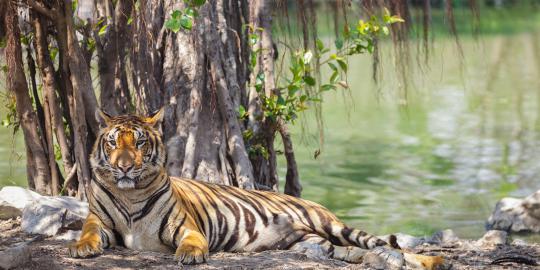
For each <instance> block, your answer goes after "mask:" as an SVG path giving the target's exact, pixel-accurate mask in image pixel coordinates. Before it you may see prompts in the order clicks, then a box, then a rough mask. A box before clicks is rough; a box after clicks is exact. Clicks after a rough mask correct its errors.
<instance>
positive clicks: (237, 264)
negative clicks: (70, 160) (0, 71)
mask: <svg viewBox="0 0 540 270" xmlns="http://www.w3.org/2000/svg"><path fill="white" fill-rule="evenodd" d="M25 241H30V242H31V243H30V252H31V260H30V261H29V262H27V263H26V264H24V265H22V266H19V267H18V268H17V269H47V270H55V269H179V268H181V267H179V266H178V264H177V263H176V262H175V260H174V258H173V256H172V254H161V253H155V252H139V251H133V250H128V249H125V248H114V249H109V250H106V251H105V253H104V254H103V255H101V256H98V257H95V258H89V259H72V258H69V257H68V256H67V249H66V245H67V243H68V241H64V240H54V239H52V238H44V237H41V236H36V235H28V234H25V233H23V232H22V231H21V229H20V221H19V220H10V221H0V250H2V249H4V248H5V247H7V246H10V245H12V244H15V243H19V242H25ZM414 251H415V252H417V253H422V254H427V255H442V256H444V257H445V258H446V260H447V261H448V263H449V266H450V269H540V266H533V265H531V264H534V263H535V262H536V261H538V260H540V245H539V244H521V245H504V246H496V247H492V248H478V247H476V246H474V245H472V241H460V242H459V243H457V244H454V246H443V247H441V246H433V245H421V246H420V247H417V248H416V249H414ZM497 259H499V260H502V261H505V260H506V261H508V260H509V261H510V262H501V263H500V264H492V262H494V261H495V260H497ZM368 268H369V267H367V266H365V265H361V264H348V263H345V262H342V261H336V260H332V259H327V260H318V259H312V258H308V256H306V255H305V254H302V253H296V252H291V251H265V252H260V253H215V254H212V255H211V256H210V259H209V261H208V262H207V263H206V264H202V265H198V266H184V267H183V269H205V270H206V269H368Z"/></svg>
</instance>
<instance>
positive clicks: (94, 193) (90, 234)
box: [68, 109, 444, 269]
mask: <svg viewBox="0 0 540 270" xmlns="http://www.w3.org/2000/svg"><path fill="white" fill-rule="evenodd" d="M163 114H164V113H163V109H162V110H160V111H158V112H157V113H155V114H151V115H149V116H140V115H120V116H111V115H109V114H106V113H105V112H102V111H100V110H98V113H97V116H96V117H97V118H98V121H99V122H100V123H101V126H102V128H101V130H100V131H99V133H98V135H97V139H96V142H95V144H94V146H93V149H92V152H91V154H90V164H91V168H92V173H93V177H92V179H91V181H90V183H89V188H88V191H87V199H88V203H89V214H88V216H87V218H86V220H85V222H84V224H83V227H82V232H81V236H80V238H79V240H78V241H76V242H74V243H71V244H69V246H68V253H69V255H70V256H71V257H74V258H86V257H93V256H97V255H99V254H102V253H103V252H104V249H107V248H111V247H114V246H124V247H127V248H129V249H134V250H140V251H155V252H164V253H172V252H174V254H175V258H176V260H177V261H178V263H179V264H199V263H204V262H206V261H207V260H208V258H209V254H210V253H211V252H219V251H224V252H259V251H265V250H293V251H299V252H310V251H311V252H318V253H317V254H320V256H323V257H325V258H333V259H338V260H342V261H346V262H350V263H361V262H362V260H363V257H364V256H365V255H366V254H367V252H368V251H370V250H373V249H375V248H378V253H377V254H379V255H380V256H381V257H384V258H385V259H386V260H394V262H395V261H397V262H398V264H399V265H402V266H407V267H410V266H418V267H420V268H424V269H433V268H434V267H436V266H437V265H442V264H443V262H444V259H443V258H442V257H441V256H423V255H418V254H413V253H411V252H405V251H402V250H400V248H399V245H398V244H397V242H396V238H395V237H390V241H383V240H382V239H379V238H377V237H376V236H374V235H371V234H368V233H367V232H364V231H362V230H358V229H354V228H350V227H348V226H346V225H345V224H344V223H343V222H341V221H340V220H339V219H338V218H337V217H336V216H335V215H334V214H332V213H331V212H330V211H329V210H328V209H326V208H325V207H323V206H321V205H319V204H317V203H314V202H311V201H308V200H304V199H301V198H296V197H292V196H288V195H285V194H282V193H278V192H272V191H259V190H246V189H241V188H237V187H233V186H226V185H219V184H210V183H205V182H203V181H198V180H192V179H184V178H179V177H172V176H169V175H168V173H167V170H166V168H165V164H166V151H165V146H164V143H163V141H162V138H161V137H162V132H161V122H162V119H163ZM373 251H376V250H373ZM396 254H397V255H396Z"/></svg>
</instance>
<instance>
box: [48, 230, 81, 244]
mask: <svg viewBox="0 0 540 270" xmlns="http://www.w3.org/2000/svg"><path fill="white" fill-rule="evenodd" d="M81 233H82V231H74V230H68V231H66V232H64V233H61V234H58V235H57V236H55V237H54V239H56V240H66V241H73V240H79V238H81Z"/></svg>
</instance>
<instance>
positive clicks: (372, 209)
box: [280, 32, 540, 238]
mask: <svg viewBox="0 0 540 270" xmlns="http://www.w3.org/2000/svg"><path fill="white" fill-rule="evenodd" d="M539 38H540V35H538V34H537V33H534V32H529V33H516V34H510V35H489V36H482V37H480V38H479V39H478V40H476V39H474V38H472V37H465V38H462V39H461V40H460V44H461V46H462V49H463V52H464V57H460V52H459V49H458V48H457V47H456V46H455V41H454V40H453V39H452V38H441V39H436V40H435V42H434V44H433V51H432V54H431V56H430V61H429V66H424V65H423V64H421V65H419V64H418V63H417V62H416V61H417V60H418V59H414V60H412V63H411V64H410V70H409V75H408V76H409V78H410V81H411V83H410V84H408V91H407V104H406V106H402V105H403V101H400V100H401V99H400V96H402V95H400V94H399V93H400V91H399V90H398V89H399V87H398V83H397V82H396V80H395V79H394V78H396V77H397V76H396V73H395V71H394V69H393V68H392V65H393V62H392V61H393V60H392V56H391V54H390V53H391V52H390V49H391V48H386V50H384V53H385V56H383V58H384V59H386V61H384V63H383V76H382V78H383V80H382V81H381V83H380V84H379V85H375V84H374V83H373V81H372V79H371V61H370V59H369V58H367V57H359V58H356V59H352V60H351V61H350V63H349V65H350V68H349V70H350V74H349V85H350V91H345V92H334V93H327V94H326V95H325V99H324V102H323V113H322V114H323V120H324V145H323V146H322V150H321V154H320V155H319V157H318V158H317V159H315V158H314V152H315V151H317V150H318V149H319V146H318V145H319V144H318V139H317V128H316V126H315V125H314V124H313V123H314V122H315V121H314V120H313V119H310V120H306V121H303V122H302V121H299V122H298V123H296V125H295V126H294V127H293V131H294V139H295V140H294V141H295V142H296V148H295V150H296V156H297V158H298V166H299V168H300V175H301V179H302V183H303V185H304V192H303V196H304V197H305V198H307V199H310V200H314V201H317V202H320V203H321V204H323V205H325V206H327V207H328V208H329V209H331V210H332V211H334V212H335V213H337V215H338V216H339V217H340V218H342V219H343V220H345V221H346V222H347V223H348V224H350V225H353V226H356V227H359V228H363V229H366V230H368V231H370V232H375V233H378V234H385V233H392V232H404V233H409V234H413V235H418V236H422V235H429V234H431V233H433V232H435V231H437V230H441V229H445V228H451V229H453V230H454V231H455V232H456V233H457V235H458V236H460V237H469V238H476V237H480V236H481V235H482V234H483V233H484V232H485V228H484V225H485V221H486V220H487V218H488V216H489V215H490V213H491V211H492V210H493V208H494V206H495V203H496V202H497V200H499V199H500V198H503V197H506V196H517V197H523V196H526V195H529V194H531V193H533V192H534V191H536V190H538V189H540V181H539V179H540V178H539V177H540V162H538V160H540V79H539V76H538V74H540V50H539V49H538V48H540V47H538V46H539V44H540V43H539V42H540V39H539ZM415 46H416V45H415V44H414V43H413V44H412V45H411V48H413V49H412V50H414V49H415V48H416V47H415ZM385 47H389V44H386V45H385ZM414 53H415V52H413V55H414ZM413 58H414V57H413ZM420 61H423V60H422V59H420ZM400 104H401V105H400ZM311 118H313V117H311ZM284 164H285V163H284V161H283V159H282V160H281V163H280V165H281V168H284V167H285V166H284ZM281 175H282V178H283V177H284V175H285V171H284V170H283V171H282V172H281Z"/></svg>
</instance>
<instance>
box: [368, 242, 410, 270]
mask: <svg viewBox="0 0 540 270" xmlns="http://www.w3.org/2000/svg"><path fill="white" fill-rule="evenodd" d="M404 264H405V260H404V258H403V254H402V253H401V252H399V251H397V250H394V249H389V248H385V247H382V246H380V247H376V248H374V249H372V250H370V251H369V252H367V253H366V255H364V260H363V261H362V265H361V266H362V269H365V268H368V269H402V268H403V265H404Z"/></svg>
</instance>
